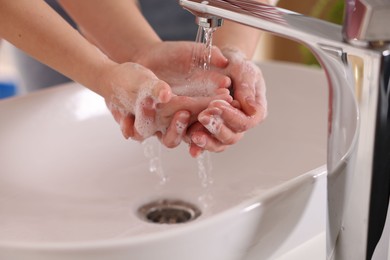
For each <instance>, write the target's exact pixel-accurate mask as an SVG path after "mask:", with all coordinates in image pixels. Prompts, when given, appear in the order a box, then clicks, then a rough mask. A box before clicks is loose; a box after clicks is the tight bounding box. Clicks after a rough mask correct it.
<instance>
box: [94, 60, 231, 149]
mask: <svg viewBox="0 0 390 260" xmlns="http://www.w3.org/2000/svg"><path fill="white" fill-rule="evenodd" d="M100 82H101V84H100V85H101V87H100V89H102V91H101V92H102V96H103V97H104V98H105V100H106V104H107V106H108V108H109V109H110V111H111V113H112V114H113V116H114V118H115V120H116V121H117V122H118V123H119V124H120V126H121V130H122V133H123V135H124V136H125V138H130V137H131V138H132V139H135V140H139V141H141V140H144V139H145V138H147V137H150V136H152V135H155V134H156V135H157V136H158V137H160V139H161V140H162V141H163V143H164V144H165V145H166V146H168V147H174V146H177V145H178V144H179V143H180V141H181V139H182V137H183V134H184V133H185V130H186V128H187V125H188V124H189V123H192V122H194V121H195V120H197V115H198V114H199V113H200V112H201V111H202V110H204V109H205V108H206V107H207V105H208V104H209V103H210V102H211V101H212V100H213V99H223V100H226V101H227V102H231V101H232V97H231V96H230V95H229V91H228V89H226V88H220V89H216V90H215V93H214V96H211V97H209V96H206V97H202V96H201V97H188V96H177V95H174V94H173V93H172V92H171V89H170V87H169V85H168V84H167V83H165V82H164V81H161V80H159V79H157V77H156V76H155V75H154V74H153V73H152V72H151V71H150V70H148V69H146V68H144V67H143V66H141V65H138V64H134V63H125V64H121V65H118V64H116V65H115V66H111V67H110V69H109V70H107V71H105V73H103V75H102V76H101V78H100Z"/></svg>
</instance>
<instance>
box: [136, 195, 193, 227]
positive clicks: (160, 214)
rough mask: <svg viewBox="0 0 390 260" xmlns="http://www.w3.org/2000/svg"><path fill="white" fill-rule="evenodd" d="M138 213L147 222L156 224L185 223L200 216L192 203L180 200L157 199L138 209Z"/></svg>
mask: <svg viewBox="0 0 390 260" xmlns="http://www.w3.org/2000/svg"><path fill="white" fill-rule="evenodd" d="M138 214H139V215H140V216H141V218H142V219H144V220H146V221H147V222H151V223H156V224H179V223H187V222H189V221H192V220H194V219H196V218H197V217H199V216H200V214H201V212H200V210H199V209H198V208H197V207H195V206H194V205H192V204H190V203H187V202H184V201H180V200H158V201H155V202H151V203H149V204H146V205H144V206H142V207H140V208H139V209H138Z"/></svg>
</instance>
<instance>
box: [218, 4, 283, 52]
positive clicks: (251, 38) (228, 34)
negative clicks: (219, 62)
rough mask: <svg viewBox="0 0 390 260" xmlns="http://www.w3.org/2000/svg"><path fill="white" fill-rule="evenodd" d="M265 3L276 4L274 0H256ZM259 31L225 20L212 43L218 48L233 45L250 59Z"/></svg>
mask: <svg viewBox="0 0 390 260" xmlns="http://www.w3.org/2000/svg"><path fill="white" fill-rule="evenodd" d="M258 2H261V3H265V4H276V2H277V1H275V0H258ZM260 35H261V31H260V30H259V29H255V28H252V27H249V26H245V25H242V24H238V23H235V22H232V21H228V20H225V21H224V24H223V25H222V27H220V28H218V29H217V31H216V32H215V34H214V37H213V44H214V45H215V46H218V47H219V48H224V47H227V46H229V47H234V48H237V49H239V50H240V51H242V52H243V53H244V54H245V55H246V57H247V58H249V59H251V58H252V57H253V55H254V53H255V50H256V47H257V43H258V40H259V38H260Z"/></svg>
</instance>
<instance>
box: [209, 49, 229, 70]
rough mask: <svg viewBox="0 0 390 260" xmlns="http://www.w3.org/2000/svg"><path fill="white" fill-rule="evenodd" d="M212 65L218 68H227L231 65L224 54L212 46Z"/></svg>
mask: <svg viewBox="0 0 390 260" xmlns="http://www.w3.org/2000/svg"><path fill="white" fill-rule="evenodd" d="M210 64H211V65H212V66H215V67H218V68H225V67H226V66H227V65H228V64H229V60H228V59H227V58H226V57H225V56H224V55H223V54H222V52H221V50H220V49H219V48H218V47H216V46H212V48H211V60H210Z"/></svg>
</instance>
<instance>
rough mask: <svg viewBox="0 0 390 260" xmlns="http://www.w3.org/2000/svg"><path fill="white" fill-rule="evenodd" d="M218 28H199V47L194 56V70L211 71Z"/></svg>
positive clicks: (197, 39)
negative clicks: (212, 54) (214, 38)
mask: <svg viewBox="0 0 390 260" xmlns="http://www.w3.org/2000/svg"><path fill="white" fill-rule="evenodd" d="M215 30H216V28H206V27H203V26H199V28H198V33H197V35H196V40H195V41H196V43H199V44H198V46H197V47H196V48H195V49H194V52H193V54H192V69H193V70H194V69H203V70H209V69H210V61H211V49H212V47H213V33H214V31H215Z"/></svg>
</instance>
